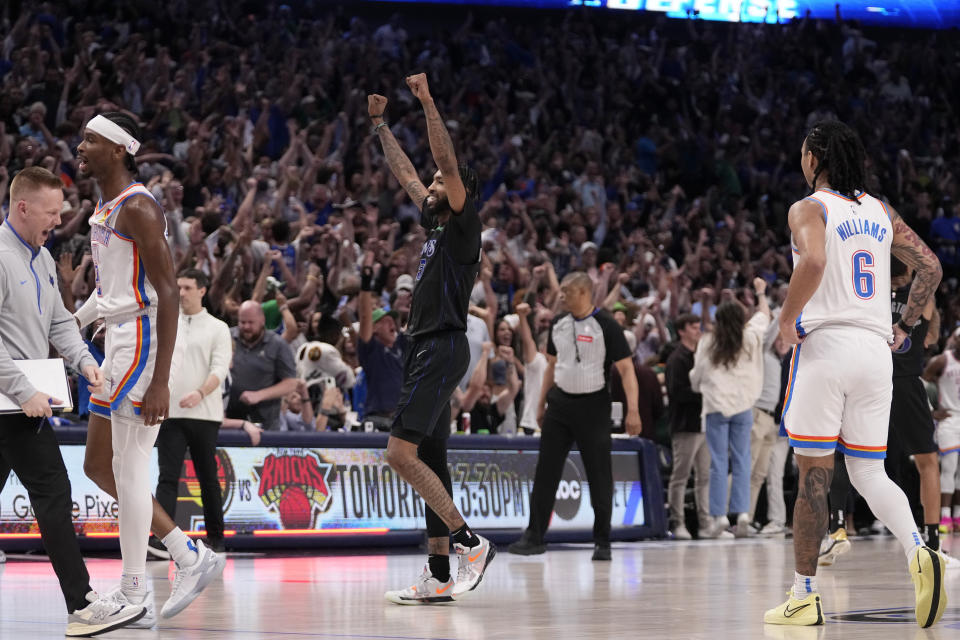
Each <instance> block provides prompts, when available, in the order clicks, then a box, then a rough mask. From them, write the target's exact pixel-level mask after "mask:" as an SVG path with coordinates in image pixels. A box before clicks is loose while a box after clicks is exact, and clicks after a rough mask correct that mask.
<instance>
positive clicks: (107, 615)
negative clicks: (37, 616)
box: [64, 591, 147, 638]
mask: <svg viewBox="0 0 960 640" xmlns="http://www.w3.org/2000/svg"><path fill="white" fill-rule="evenodd" d="M87 602H89V603H90V604H88V605H87V606H85V607H84V608H83V609H77V610H76V611H74V612H73V613H71V614H70V615H69V616H68V617H67V630H66V632H65V633H64V635H66V636H67V637H70V638H89V637H90V636H98V635H100V634H101V633H106V632H108V631H113V630H114V629H119V628H120V627H126V626H128V625H129V624H131V623H133V622H136V621H137V620H139V619H140V618H142V617H143V616H144V615H146V612H147V610H146V609H145V608H143V607H142V606H140V605H132V604H117V603H116V602H113V601H112V600H110V599H108V598H105V597H101V596H99V595H97V592H96V591H91V592H90V593H88V594H87Z"/></svg>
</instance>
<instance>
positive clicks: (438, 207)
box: [423, 196, 450, 218]
mask: <svg viewBox="0 0 960 640" xmlns="http://www.w3.org/2000/svg"><path fill="white" fill-rule="evenodd" d="M423 208H424V210H425V211H424V213H427V214H429V215H431V216H433V217H435V218H442V217H443V216H446V215H449V214H450V202H449V201H448V200H447V197H446V196H444V197H443V198H436V199H435V200H434V201H433V204H431V203H430V198H427V201H426V204H425V205H424V207H423Z"/></svg>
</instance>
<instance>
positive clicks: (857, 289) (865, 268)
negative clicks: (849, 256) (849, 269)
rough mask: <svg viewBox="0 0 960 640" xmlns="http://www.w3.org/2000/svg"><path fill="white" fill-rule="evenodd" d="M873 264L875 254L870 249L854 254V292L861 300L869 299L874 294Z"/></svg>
mask: <svg viewBox="0 0 960 640" xmlns="http://www.w3.org/2000/svg"><path fill="white" fill-rule="evenodd" d="M872 266H874V259H873V254H872V253H870V252H869V251H857V252H856V253H854V254H853V292H854V293H855V294H857V297H858V298H860V299H861V300H869V299H871V298H872V297H873V294H874V286H873V271H870V267H872Z"/></svg>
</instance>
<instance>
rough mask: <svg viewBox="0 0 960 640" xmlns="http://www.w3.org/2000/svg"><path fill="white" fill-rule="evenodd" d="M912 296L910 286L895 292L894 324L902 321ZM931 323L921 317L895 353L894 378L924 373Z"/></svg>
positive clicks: (893, 305)
mask: <svg viewBox="0 0 960 640" xmlns="http://www.w3.org/2000/svg"><path fill="white" fill-rule="evenodd" d="M909 296H910V285H909V284H908V285H907V286H905V287H900V288H899V289H897V290H896V291H894V292H893V302H892V308H891V311H892V312H893V323H894V324H896V323H897V322H898V321H899V320H900V314H902V313H903V311H904V309H906V308H907V298H908V297H909ZM929 327H930V321H929V320H928V319H926V318H924V317H923V316H922V315H921V316H920V320H918V321H917V323H916V324H914V325H913V331H911V332H910V335H908V336H907V339H906V340H904V341H903V345H901V347H900V349H899V350H897V351H895V352H894V353H893V377H894V378H899V377H905V376H919V375H921V374H922V373H923V361H924V358H925V357H926V354H925V351H926V349H924V346H923V343H924V341H925V340H926V339H927V329H928V328H929Z"/></svg>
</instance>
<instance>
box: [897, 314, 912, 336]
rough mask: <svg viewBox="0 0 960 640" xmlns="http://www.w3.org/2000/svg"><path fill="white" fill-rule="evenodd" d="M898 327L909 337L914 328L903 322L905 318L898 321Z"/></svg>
mask: <svg viewBox="0 0 960 640" xmlns="http://www.w3.org/2000/svg"><path fill="white" fill-rule="evenodd" d="M897 326H898V327H900V329H901V330H903V332H904V333H905V334H907V335H910V334H911V332H913V327H911V326H909V325H907V323H906V322H904V321H903V318H900V319H899V320H897Z"/></svg>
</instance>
